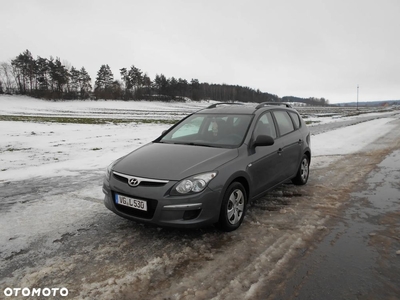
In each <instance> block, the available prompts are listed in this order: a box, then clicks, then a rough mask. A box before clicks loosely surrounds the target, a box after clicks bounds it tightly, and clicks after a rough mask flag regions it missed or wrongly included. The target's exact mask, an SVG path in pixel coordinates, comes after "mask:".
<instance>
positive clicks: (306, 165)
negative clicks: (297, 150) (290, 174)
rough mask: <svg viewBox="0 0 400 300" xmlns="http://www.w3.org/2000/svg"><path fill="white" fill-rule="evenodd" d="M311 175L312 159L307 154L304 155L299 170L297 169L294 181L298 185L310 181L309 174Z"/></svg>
mask: <svg viewBox="0 0 400 300" xmlns="http://www.w3.org/2000/svg"><path fill="white" fill-rule="evenodd" d="M309 175H310V160H309V159H308V156H307V155H305V154H304V155H303V158H302V159H301V163H300V166H299V170H298V171H297V174H296V177H294V178H293V179H292V182H293V183H294V184H296V185H304V184H306V183H307V181H308V176H309Z"/></svg>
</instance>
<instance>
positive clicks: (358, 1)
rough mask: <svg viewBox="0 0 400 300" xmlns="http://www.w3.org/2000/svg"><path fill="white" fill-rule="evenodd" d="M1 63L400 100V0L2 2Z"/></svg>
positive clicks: (336, 97)
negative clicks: (31, 62)
mask: <svg viewBox="0 0 400 300" xmlns="http://www.w3.org/2000/svg"><path fill="white" fill-rule="evenodd" d="M0 22H1V26H0V41H1V42H0V43H1V46H0V61H9V60H10V59H13V58H15V57H16V56H17V55H18V54H20V53H22V52H23V51H25V50H26V49H28V50H29V51H31V53H32V55H33V56H34V57H36V56H41V57H46V58H49V57H50V56H53V57H60V58H61V61H62V62H64V63H68V64H70V65H72V66H74V67H76V68H81V67H82V66H83V67H85V68H86V70H87V71H88V72H89V73H90V75H91V77H92V80H93V81H94V80H95V77H96V74H97V71H98V70H99V69H100V66H101V65H103V64H108V65H109V66H110V67H111V69H112V71H113V73H114V78H115V79H120V75H119V69H120V68H123V67H126V68H130V66H131V65H135V66H136V67H138V68H140V69H141V70H142V71H144V72H146V73H147V74H148V75H149V76H150V78H152V79H154V77H155V75H156V74H161V73H162V74H164V75H165V76H166V77H172V76H174V77H176V78H179V77H180V78H183V79H187V80H188V81H190V80H191V79H192V78H196V79H198V80H199V81H200V82H208V83H226V84H233V85H236V84H237V85H242V86H248V87H251V88H254V89H260V90H261V91H263V92H268V93H272V94H276V95H278V96H280V97H283V96H298V97H318V98H321V97H324V98H326V99H328V100H329V101H330V103H338V102H351V101H356V100H357V85H359V87H360V88H359V100H360V101H371V100H398V99H400V1H399V0H379V1H377V0H323V1H322V0H302V1H298V0H281V1H276V0H246V1H245V0H241V1H239V0H157V1H156V0H141V1H138V0H111V1H108V0H107V1H106V0H68V1H65V0H0Z"/></svg>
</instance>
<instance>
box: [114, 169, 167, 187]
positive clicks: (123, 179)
mask: <svg viewBox="0 0 400 300" xmlns="http://www.w3.org/2000/svg"><path fill="white" fill-rule="evenodd" d="M121 175H122V174H121ZM121 175H120V174H119V173H116V172H114V173H113V176H114V178H115V179H117V180H118V181H121V182H123V183H126V184H128V180H129V177H131V176H128V175H126V176H125V175H124V176H121ZM167 183H168V181H163V180H151V179H149V180H146V179H143V178H142V179H141V181H140V184H139V185H140V186H148V187H158V186H164V185H166V184H167Z"/></svg>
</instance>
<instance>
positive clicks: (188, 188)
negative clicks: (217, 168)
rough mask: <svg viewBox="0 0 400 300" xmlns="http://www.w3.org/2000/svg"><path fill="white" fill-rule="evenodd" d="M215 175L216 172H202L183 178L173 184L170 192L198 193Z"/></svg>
mask: <svg viewBox="0 0 400 300" xmlns="http://www.w3.org/2000/svg"><path fill="white" fill-rule="evenodd" d="M215 176H217V172H209V173H203V174H198V175H194V176H191V177H188V178H185V179H183V180H181V181H180V182H178V183H177V184H176V185H175V187H174V188H173V189H172V193H173V194H175V195H177V194H188V193H200V192H201V191H203V190H204V189H205V188H206V187H207V185H208V183H209V182H210V181H211V180H212V179H213V178H215Z"/></svg>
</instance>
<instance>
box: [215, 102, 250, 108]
mask: <svg viewBox="0 0 400 300" xmlns="http://www.w3.org/2000/svg"><path fill="white" fill-rule="evenodd" d="M223 104H226V105H243V103H240V102H236V103H233V102H218V103H214V104H211V105H210V106H209V107H207V108H216V107H217V106H218V105H223Z"/></svg>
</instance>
